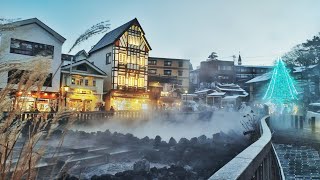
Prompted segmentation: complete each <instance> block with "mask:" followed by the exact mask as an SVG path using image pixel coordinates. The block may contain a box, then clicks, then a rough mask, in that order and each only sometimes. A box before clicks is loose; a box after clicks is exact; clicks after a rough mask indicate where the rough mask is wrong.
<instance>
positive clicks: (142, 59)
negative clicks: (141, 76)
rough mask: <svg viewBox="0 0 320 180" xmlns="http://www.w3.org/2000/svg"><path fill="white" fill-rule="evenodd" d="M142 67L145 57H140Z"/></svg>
mask: <svg viewBox="0 0 320 180" xmlns="http://www.w3.org/2000/svg"><path fill="white" fill-rule="evenodd" d="M140 66H142V67H143V66H144V58H143V57H140Z"/></svg>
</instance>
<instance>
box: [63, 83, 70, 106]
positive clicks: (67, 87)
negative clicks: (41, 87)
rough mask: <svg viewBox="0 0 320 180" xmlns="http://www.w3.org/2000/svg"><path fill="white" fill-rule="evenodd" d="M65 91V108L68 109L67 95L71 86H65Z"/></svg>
mask: <svg viewBox="0 0 320 180" xmlns="http://www.w3.org/2000/svg"><path fill="white" fill-rule="evenodd" d="M63 90H64V93H65V94H64V107H67V93H68V91H69V86H67V85H65V86H64V87H63Z"/></svg>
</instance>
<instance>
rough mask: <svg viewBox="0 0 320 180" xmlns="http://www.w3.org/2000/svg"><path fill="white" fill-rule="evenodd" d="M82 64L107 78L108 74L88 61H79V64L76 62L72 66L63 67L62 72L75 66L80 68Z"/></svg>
mask: <svg viewBox="0 0 320 180" xmlns="http://www.w3.org/2000/svg"><path fill="white" fill-rule="evenodd" d="M80 64H87V65H88V66H90V67H91V68H93V69H94V70H96V71H97V72H98V73H100V74H101V75H103V76H106V75H107V74H106V73H105V72H104V71H102V70H101V69H100V68H98V67H97V66H95V65H94V64H92V63H90V62H89V61H88V60H85V59H84V60H80V61H77V62H74V63H72V64H67V65H64V66H61V70H68V69H69V68H71V67H74V66H78V65H80Z"/></svg>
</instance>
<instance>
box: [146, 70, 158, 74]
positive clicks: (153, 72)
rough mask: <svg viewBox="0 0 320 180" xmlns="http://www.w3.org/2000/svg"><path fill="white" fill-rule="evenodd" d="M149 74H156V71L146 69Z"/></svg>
mask: <svg viewBox="0 0 320 180" xmlns="http://www.w3.org/2000/svg"><path fill="white" fill-rule="evenodd" d="M148 73H149V74H157V69H148Z"/></svg>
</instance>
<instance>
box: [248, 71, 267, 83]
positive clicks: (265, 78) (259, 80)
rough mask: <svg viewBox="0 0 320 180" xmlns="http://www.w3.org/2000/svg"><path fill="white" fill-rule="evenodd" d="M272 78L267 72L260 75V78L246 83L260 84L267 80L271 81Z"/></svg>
mask: <svg viewBox="0 0 320 180" xmlns="http://www.w3.org/2000/svg"><path fill="white" fill-rule="evenodd" d="M271 76H272V72H267V73H265V74H262V75H261V76H257V77H255V78H253V79H251V80H249V81H247V82H246V83H256V82H261V81H267V80H269V79H271Z"/></svg>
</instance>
